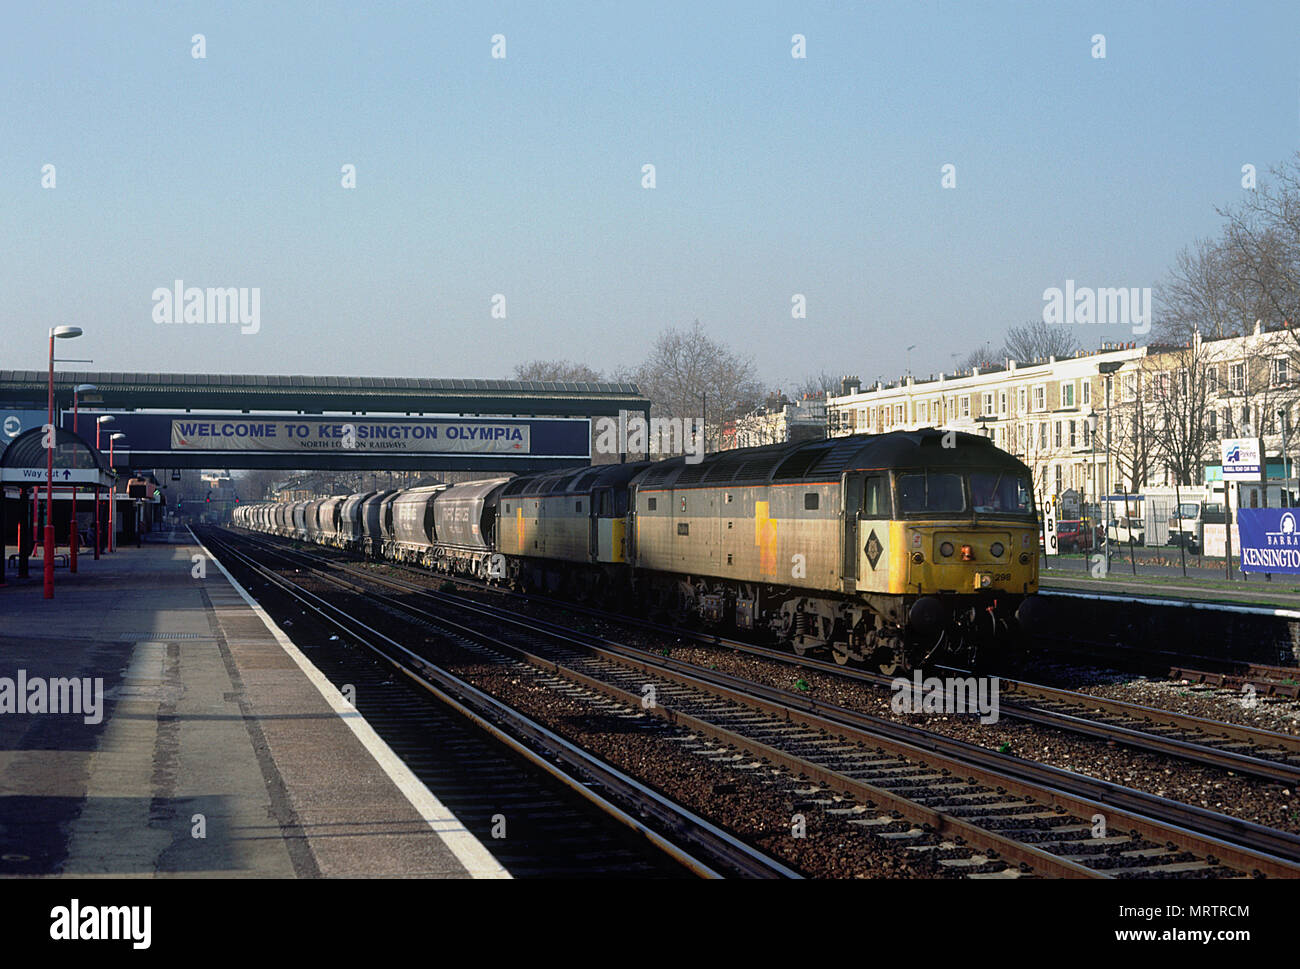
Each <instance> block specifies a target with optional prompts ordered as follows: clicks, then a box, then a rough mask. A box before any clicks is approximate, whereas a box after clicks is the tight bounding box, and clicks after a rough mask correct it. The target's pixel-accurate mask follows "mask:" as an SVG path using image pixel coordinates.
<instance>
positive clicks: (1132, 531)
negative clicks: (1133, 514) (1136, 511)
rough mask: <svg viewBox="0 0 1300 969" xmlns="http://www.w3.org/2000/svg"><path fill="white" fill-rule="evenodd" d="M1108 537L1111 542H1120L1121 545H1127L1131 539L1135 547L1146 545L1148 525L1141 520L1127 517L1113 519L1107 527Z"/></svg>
mask: <svg viewBox="0 0 1300 969" xmlns="http://www.w3.org/2000/svg"><path fill="white" fill-rule="evenodd" d="M1106 537H1107V539H1108V540H1109V541H1112V542H1119V543H1120V544H1121V545H1127V544H1128V543H1129V539H1130V538H1131V539H1132V540H1133V544H1134V545H1145V544H1146V524H1145V523H1144V522H1143V521H1142V519H1140V518H1130V517H1128V516H1127V515H1125V516H1123V517H1121V518H1112V519H1111V520H1110V524H1109V525H1108V526H1106Z"/></svg>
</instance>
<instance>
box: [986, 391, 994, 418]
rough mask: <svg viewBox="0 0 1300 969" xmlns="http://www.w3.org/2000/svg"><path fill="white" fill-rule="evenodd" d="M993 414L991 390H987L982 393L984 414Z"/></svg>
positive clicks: (988, 415)
mask: <svg viewBox="0 0 1300 969" xmlns="http://www.w3.org/2000/svg"><path fill="white" fill-rule="evenodd" d="M993 414H994V411H993V392H992V391H988V392H987V393H985V395H984V416H986V417H992V416H993Z"/></svg>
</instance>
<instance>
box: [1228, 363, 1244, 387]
mask: <svg viewBox="0 0 1300 969" xmlns="http://www.w3.org/2000/svg"><path fill="white" fill-rule="evenodd" d="M1245 390H1246V365H1245V364H1244V363H1234V364H1230V365H1229V366H1228V392H1229V393H1231V394H1240V393H1244V392H1245Z"/></svg>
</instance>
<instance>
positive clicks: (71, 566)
mask: <svg viewBox="0 0 1300 969" xmlns="http://www.w3.org/2000/svg"><path fill="white" fill-rule="evenodd" d="M78 396H79V395H78V394H77V392H76V391H75V390H74V391H73V392H72V433H73V434H76V433H77V403H78V399H77V398H78ZM72 466H73V467H74V468H75V467H76V466H77V449H76V448H75V447H74V448H73V449H72ZM71 528H72V534H71V535H69V536H68V571H69V572H73V573H75V572H76V571H77V486H76V484H75V483H74V484H73V486H72V524H71Z"/></svg>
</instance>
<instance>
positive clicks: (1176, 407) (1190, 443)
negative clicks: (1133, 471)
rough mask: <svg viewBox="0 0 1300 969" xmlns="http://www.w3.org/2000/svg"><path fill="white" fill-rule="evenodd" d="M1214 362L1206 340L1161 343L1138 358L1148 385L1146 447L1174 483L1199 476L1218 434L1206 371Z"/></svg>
mask: <svg viewBox="0 0 1300 969" xmlns="http://www.w3.org/2000/svg"><path fill="white" fill-rule="evenodd" d="M1213 366H1214V364H1213V363H1212V362H1211V361H1210V360H1209V359H1208V353H1207V349H1206V344H1204V343H1202V342H1201V341H1200V340H1195V339H1194V340H1191V341H1188V343H1187V345H1186V346H1182V347H1170V348H1168V349H1164V348H1162V349H1160V350H1159V352H1156V353H1150V354H1149V355H1148V356H1147V357H1145V358H1144V359H1143V361H1142V368H1143V370H1144V371H1145V373H1144V374H1143V382H1144V383H1145V384H1146V385H1147V386H1148V387H1149V388H1150V394H1149V401H1148V403H1147V408H1146V409H1147V411H1148V412H1149V415H1150V419H1149V421H1148V426H1149V437H1150V442H1151V449H1152V450H1153V452H1154V457H1155V459H1156V460H1157V461H1158V462H1159V464H1160V465H1162V466H1163V467H1164V469H1165V470H1166V471H1167V472H1168V473H1169V476H1170V477H1171V478H1172V479H1173V483H1174V484H1180V485H1194V484H1199V483H1200V482H1201V480H1202V478H1201V475H1202V471H1203V469H1204V467H1205V463H1206V460H1207V459H1208V458H1209V456H1210V452H1211V449H1212V447H1213V445H1214V442H1215V440H1216V439H1217V438H1216V436H1215V434H1214V432H1213V428H1212V425H1211V424H1210V410H1211V406H1212V401H1213V399H1214V394H1215V391H1216V389H1217V386H1218V385H1217V377H1212V376H1211V368H1212V367H1213Z"/></svg>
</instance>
